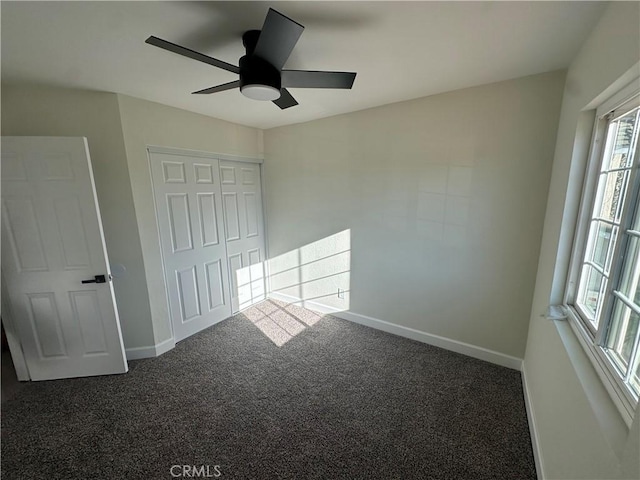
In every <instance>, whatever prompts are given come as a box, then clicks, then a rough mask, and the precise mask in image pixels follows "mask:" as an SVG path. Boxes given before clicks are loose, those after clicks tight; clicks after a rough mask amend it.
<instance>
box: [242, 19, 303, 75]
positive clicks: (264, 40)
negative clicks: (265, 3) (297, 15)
mask: <svg viewBox="0 0 640 480" xmlns="http://www.w3.org/2000/svg"><path fill="white" fill-rule="evenodd" d="M303 30H304V27H303V26H302V25H300V24H299V23H298V22H295V21H293V20H291V19H290V18H289V17H285V16H284V15H282V14H281V13H279V12H276V11H275V10H274V9H273V8H270V9H269V12H268V13H267V18H265V20H264V25H263V26H262V31H261V32H260V37H259V38H258V43H257V44H256V48H255V50H254V54H255V55H257V56H258V57H260V58H262V59H263V60H266V61H267V62H269V63H270V64H271V65H273V66H274V67H276V68H277V69H278V70H282V67H284V64H285V62H286V61H287V59H288V58H289V55H291V51H292V50H293V47H295V45H296V43H297V42H298V39H299V38H300V35H302V31H303Z"/></svg>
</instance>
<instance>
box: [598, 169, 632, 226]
mask: <svg viewBox="0 0 640 480" xmlns="http://www.w3.org/2000/svg"><path fill="white" fill-rule="evenodd" d="M628 176H629V171H628V170H617V171H614V172H609V173H606V174H602V175H600V182H599V185H598V195H597V199H598V203H596V208H595V211H594V217H596V218H601V219H603V220H608V221H610V222H616V223H618V222H619V221H620V210H621V208H622V204H623V202H624V195H625V193H626V187H627V183H628Z"/></svg>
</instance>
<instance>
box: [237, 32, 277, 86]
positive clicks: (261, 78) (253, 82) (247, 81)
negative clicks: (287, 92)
mask: <svg viewBox="0 0 640 480" xmlns="http://www.w3.org/2000/svg"><path fill="white" fill-rule="evenodd" d="M259 37H260V30H249V31H247V32H245V33H244V34H243V35H242V43H243V44H244V47H245V49H246V52H247V54H246V55H245V56H244V57H241V58H240V62H239V67H240V91H243V93H245V94H246V93H247V91H246V90H245V87H252V86H256V87H258V86H266V87H271V88H272V89H275V90H277V91H278V92H279V91H280V88H281V87H282V82H281V79H280V71H279V70H278V69H277V68H275V67H274V66H273V65H271V64H270V63H269V62H267V61H266V60H264V59H262V58H260V57H258V56H257V55H254V53H253V52H254V50H255V48H256V44H257V42H258V38H259ZM273 95H276V93H275V92H273ZM277 95H278V97H279V96H280V95H279V94H277ZM249 96H250V95H249ZM276 98H277V97H276ZM270 99H271V98H270Z"/></svg>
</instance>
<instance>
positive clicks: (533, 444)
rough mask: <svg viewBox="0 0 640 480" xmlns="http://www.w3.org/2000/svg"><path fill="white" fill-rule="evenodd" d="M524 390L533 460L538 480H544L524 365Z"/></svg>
mask: <svg viewBox="0 0 640 480" xmlns="http://www.w3.org/2000/svg"><path fill="white" fill-rule="evenodd" d="M521 374H522V390H523V392H524V404H525V407H526V410H527V421H528V422H529V434H530V435H531V447H532V448H533V459H534V461H535V463H536V474H537V476H538V480H543V479H544V478H545V476H544V468H543V465H544V463H543V462H542V452H541V450H540V443H539V442H538V432H537V429H536V416H535V414H534V412H533V405H532V403H531V397H530V395H529V388H528V386H527V369H526V367H525V365H524V363H523V365H522V370H521Z"/></svg>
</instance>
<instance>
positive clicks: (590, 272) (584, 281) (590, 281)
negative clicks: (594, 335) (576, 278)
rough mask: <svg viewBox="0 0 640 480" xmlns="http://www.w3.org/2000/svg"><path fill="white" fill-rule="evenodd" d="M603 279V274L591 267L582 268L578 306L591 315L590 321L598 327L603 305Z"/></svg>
mask: <svg viewBox="0 0 640 480" xmlns="http://www.w3.org/2000/svg"><path fill="white" fill-rule="evenodd" d="M602 279H603V276H602V274H601V273H600V272H598V271H597V270H596V269H595V268H593V267H592V266H591V265H585V266H584V267H582V275H581V277H580V291H579V293H578V304H579V305H580V306H581V307H582V308H583V309H584V310H585V313H587V314H588V315H589V320H591V323H592V324H594V325H597V321H596V320H597V313H598V311H599V308H600V303H601V296H602V295H601V290H602Z"/></svg>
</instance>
